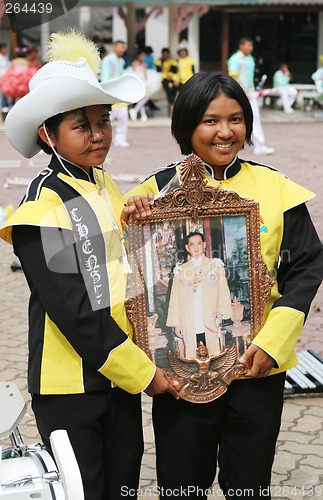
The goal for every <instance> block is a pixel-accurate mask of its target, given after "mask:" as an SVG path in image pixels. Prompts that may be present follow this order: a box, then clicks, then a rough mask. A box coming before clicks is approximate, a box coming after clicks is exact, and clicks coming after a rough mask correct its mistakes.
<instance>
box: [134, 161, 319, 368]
mask: <svg viewBox="0 0 323 500" xmlns="http://www.w3.org/2000/svg"><path fill="white" fill-rule="evenodd" d="M179 166H180V163H174V164H171V165H169V166H168V167H166V168H163V169H160V170H158V171H156V172H153V173H152V174H151V175H150V176H149V177H148V178H147V179H146V180H145V181H144V182H143V183H142V184H141V186H139V187H138V188H135V189H134V190H132V191H130V192H129V193H127V194H126V195H125V198H128V197H129V196H132V195H134V194H139V195H140V194H142V195H144V194H147V193H148V192H149V191H151V192H152V193H153V194H154V195H156V194H157V193H158V192H159V191H160V190H161V189H163V188H164V187H165V186H166V185H167V184H168V183H174V179H175V176H176V175H177V171H178V169H179ZM205 167H206V169H207V171H208V172H209V177H208V184H209V185H210V186H212V185H213V186H219V181H216V180H215V179H213V177H212V169H211V168H210V167H209V166H208V165H205ZM220 184H221V186H222V188H224V189H228V190H232V191H236V192H237V193H238V194H239V195H240V196H242V197H246V198H251V199H254V200H256V201H258V202H259V208H260V217H261V226H260V228H259V230H260V244H261V253H262V258H263V261H264V263H265V264H266V266H267V268H268V269H269V271H270V273H271V276H272V277H273V278H274V279H275V284H274V286H273V287H272V289H271V294H270V298H269V300H268V303H267V306H266V309H265V317H264V326H263V328H262V329H261V330H260V332H259V333H258V335H257V336H256V337H255V338H254V340H253V343H254V344H256V345H258V346H259V347H260V348H261V349H263V350H264V351H266V352H267V353H268V354H269V355H270V356H271V357H272V358H273V359H274V360H275V361H276V368H274V369H273V370H272V374H274V373H278V372H283V371H285V370H288V369H290V368H291V367H293V366H294V365H296V364H297V357H296V354H295V352H294V345H295V343H296V341H297V339H298V337H299V335H300V333H301V331H302V327H303V324H304V321H305V318H306V316H307V314H308V311H309V307H310V304H311V301H312V300H313V298H314V296H315V293H316V291H317V288H318V287H319V285H320V283H321V281H322V273H323V270H322V268H323V262H322V246H321V243H320V241H319V238H318V236H317V233H316V231H315V228H314V226H313V223H312V221H311V218H310V216H309V213H308V211H307V208H306V206H305V202H306V201H308V200H310V199H312V198H313V197H314V194H313V193H312V192H311V191H309V190H307V189H305V188H303V187H301V186H299V185H298V184H295V183H294V182H292V181H291V180H289V179H288V178H286V177H285V176H284V175H283V174H282V173H280V172H279V171H277V170H275V169H273V168H271V167H269V166H266V165H259V164H257V163H254V162H252V161H244V160H242V159H239V158H236V159H235V160H234V161H233V162H232V163H231V164H230V165H228V166H227V167H226V169H225V173H224V180H221V181H220ZM165 189H167V187H166V188H165Z"/></svg>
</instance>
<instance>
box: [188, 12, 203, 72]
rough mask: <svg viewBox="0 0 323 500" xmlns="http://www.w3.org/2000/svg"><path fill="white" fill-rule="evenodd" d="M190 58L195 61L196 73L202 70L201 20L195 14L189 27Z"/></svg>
mask: <svg viewBox="0 0 323 500" xmlns="http://www.w3.org/2000/svg"><path fill="white" fill-rule="evenodd" d="M188 51H189V56H190V57H192V58H193V59H194V60H195V71H196V72H197V71H199V69H200V18H199V15H198V14H197V13H196V12H195V13H194V15H193V17H192V19H191V21H190V24H189V25H188Z"/></svg>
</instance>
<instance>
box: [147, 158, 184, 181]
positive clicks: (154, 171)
mask: <svg viewBox="0 0 323 500" xmlns="http://www.w3.org/2000/svg"><path fill="white" fill-rule="evenodd" d="M180 163H181V162H180V161H174V162H173V163H170V164H169V165H167V167H159V168H156V169H155V170H153V171H152V172H150V174H148V175H147V177H145V178H144V180H143V181H142V182H145V181H146V180H147V179H149V178H150V177H152V176H153V175H157V174H159V173H160V172H164V171H165V170H168V169H170V168H174V167H176V166H177V165H179V164H180Z"/></svg>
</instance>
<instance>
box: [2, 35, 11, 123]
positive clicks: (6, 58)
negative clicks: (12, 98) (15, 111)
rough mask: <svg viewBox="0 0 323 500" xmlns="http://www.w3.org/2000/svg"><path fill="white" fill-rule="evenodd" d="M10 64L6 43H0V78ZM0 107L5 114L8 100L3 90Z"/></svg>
mask: <svg viewBox="0 0 323 500" xmlns="http://www.w3.org/2000/svg"><path fill="white" fill-rule="evenodd" d="M10 66H11V63H10V59H9V56H8V46H7V44H6V43H0V78H1V77H2V76H3V75H4V74H5V73H6V71H7V70H8V69H9V68H10ZM0 89H1V85H0ZM1 109H2V113H3V114H7V113H8V111H9V102H8V99H7V96H6V95H5V94H4V92H2V95H1Z"/></svg>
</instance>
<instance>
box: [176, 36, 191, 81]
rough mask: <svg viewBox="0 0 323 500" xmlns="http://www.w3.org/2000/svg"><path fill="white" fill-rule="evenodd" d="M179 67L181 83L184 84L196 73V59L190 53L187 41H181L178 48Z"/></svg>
mask: <svg viewBox="0 0 323 500" xmlns="http://www.w3.org/2000/svg"><path fill="white" fill-rule="evenodd" d="M177 54H178V59H177V68H178V77H179V82H180V85H184V83H186V82H187V80H189V79H190V78H191V77H192V76H193V75H194V73H195V67H194V65H195V61H194V59H192V58H191V57H190V56H189V55H188V48H187V44H186V43H185V42H181V43H180V44H179V46H178V48H177Z"/></svg>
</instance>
